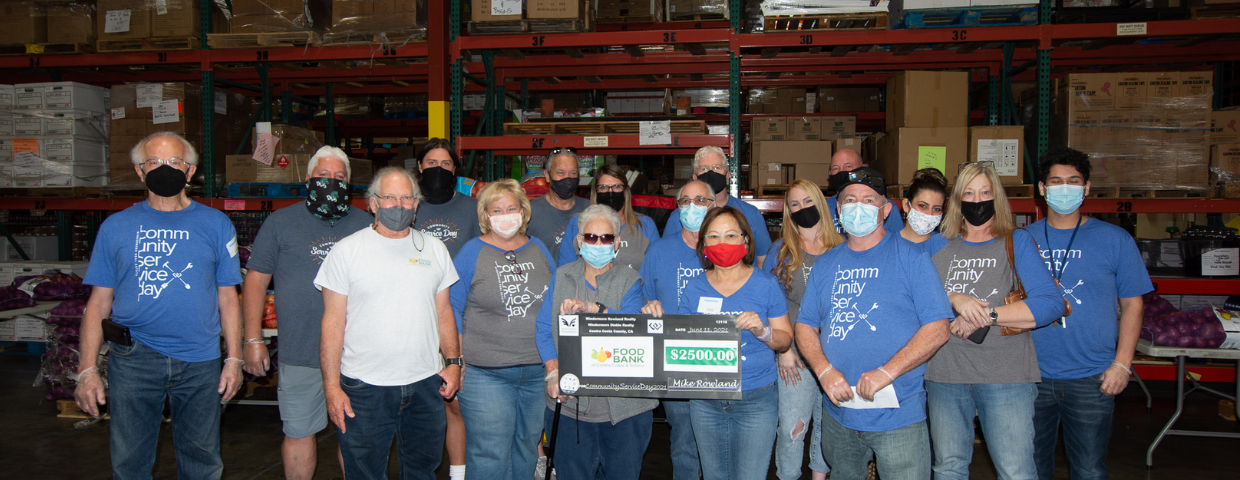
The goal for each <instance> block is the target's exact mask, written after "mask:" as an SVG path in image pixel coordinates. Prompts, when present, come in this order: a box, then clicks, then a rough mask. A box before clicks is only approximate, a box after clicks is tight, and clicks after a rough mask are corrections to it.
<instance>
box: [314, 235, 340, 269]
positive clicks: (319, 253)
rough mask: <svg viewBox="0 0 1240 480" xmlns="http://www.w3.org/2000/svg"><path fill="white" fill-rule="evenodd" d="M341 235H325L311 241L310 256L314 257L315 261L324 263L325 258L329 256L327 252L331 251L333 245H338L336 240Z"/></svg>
mask: <svg viewBox="0 0 1240 480" xmlns="http://www.w3.org/2000/svg"><path fill="white" fill-rule="evenodd" d="M339 240H340V237H324V238H320V239H318V240H315V241H313V242H310V256H311V257H314V263H316V264H318V265H322V264H323V259H325V258H327V254H328V253H331V251H332V247H334V246H336V242H337V241H339Z"/></svg>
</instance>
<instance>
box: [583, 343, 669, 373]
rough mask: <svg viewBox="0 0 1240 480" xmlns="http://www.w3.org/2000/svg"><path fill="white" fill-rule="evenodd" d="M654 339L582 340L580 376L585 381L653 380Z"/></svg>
mask: <svg viewBox="0 0 1240 480" xmlns="http://www.w3.org/2000/svg"><path fill="white" fill-rule="evenodd" d="M653 351H654V339H653V338H651V337H582V338H581V357H582V358H581V374H582V375H583V376H586V377H636V378H650V377H653V376H654V357H653V354H652V352H653Z"/></svg>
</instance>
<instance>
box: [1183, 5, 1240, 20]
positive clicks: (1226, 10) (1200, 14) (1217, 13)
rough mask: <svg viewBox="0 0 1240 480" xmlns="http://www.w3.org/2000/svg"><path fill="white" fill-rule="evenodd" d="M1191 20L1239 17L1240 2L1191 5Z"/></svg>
mask: <svg viewBox="0 0 1240 480" xmlns="http://www.w3.org/2000/svg"><path fill="white" fill-rule="evenodd" d="M1191 17H1192V19H1193V20H1205V19H1218V18H1236V17H1240V4H1231V5H1205V6H1201V7H1192V14H1191Z"/></svg>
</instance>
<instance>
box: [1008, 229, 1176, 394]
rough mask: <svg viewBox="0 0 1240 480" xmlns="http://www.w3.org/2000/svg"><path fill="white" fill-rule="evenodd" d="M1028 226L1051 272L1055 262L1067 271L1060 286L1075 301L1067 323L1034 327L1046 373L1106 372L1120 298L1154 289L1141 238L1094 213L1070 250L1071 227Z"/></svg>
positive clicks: (1051, 375) (1067, 376)
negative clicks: (1143, 258)
mask: <svg viewBox="0 0 1240 480" xmlns="http://www.w3.org/2000/svg"><path fill="white" fill-rule="evenodd" d="M1025 230H1028V231H1029V233H1030V234H1032V235H1033V239H1034V240H1036V241H1037V242H1038V248H1040V249H1041V250H1042V259H1043V260H1045V265H1046V267H1047V269H1048V270H1050V271H1051V274H1052V275H1054V273H1055V269H1054V268H1053V265H1054V266H1059V267H1060V268H1061V270H1062V271H1063V277H1062V278H1061V279H1060V281H1059V284H1060V290H1061V291H1062V293H1063V296H1064V298H1066V299H1068V302H1069V303H1070V304H1071V305H1072V315H1069V316H1068V317H1067V318H1065V319H1064V323H1065V324H1066V328H1063V327H1061V326H1060V325H1051V326H1048V327H1046V328H1040V329H1037V330H1034V331H1033V344H1034V346H1035V347H1037V350H1038V366H1039V368H1041V370H1042V378H1049V379H1054V380H1071V379H1077V378H1085V377H1089V376H1092V375H1097V374H1099V373H1102V372H1103V371H1105V370H1106V369H1107V368H1108V367H1110V366H1111V361H1113V360H1115V342H1116V341H1117V339H1118V337H1119V315H1118V311H1117V308H1118V302H1119V299H1120V298H1131V297H1137V296H1140V295H1144V294H1145V293H1148V292H1150V291H1153V290H1154V285H1153V284H1151V283H1150V275H1149V273H1148V272H1147V271H1146V270H1145V262H1144V261H1142V260H1141V253H1140V252H1139V251H1138V250H1137V243H1136V242H1135V241H1133V239H1132V236H1131V235H1129V234H1128V232H1126V231H1124V230H1123V229H1121V228H1119V227H1117V226H1115V225H1111V224H1109V223H1107V222H1104V221H1102V220H1098V219H1092V218H1091V219H1088V220H1087V221H1086V222H1085V223H1083V224H1081V228H1080V230H1078V231H1077V233H1076V239H1075V240H1073V241H1072V250H1071V251H1070V252H1065V250H1066V249H1067V248H1068V240H1069V239H1070V238H1071V237H1072V229H1071V228H1069V229H1066V230H1060V229H1057V228H1054V227H1049V226H1047V225H1046V220H1045V219H1043V220H1039V221H1038V222H1037V223H1034V224H1033V225H1030V226H1028V227H1026V228H1025ZM1048 236H1049V237H1050V242H1049V244H1048V242H1047V237H1048ZM1052 252H1054V254H1053V256H1052ZM1052 262H1054V263H1052Z"/></svg>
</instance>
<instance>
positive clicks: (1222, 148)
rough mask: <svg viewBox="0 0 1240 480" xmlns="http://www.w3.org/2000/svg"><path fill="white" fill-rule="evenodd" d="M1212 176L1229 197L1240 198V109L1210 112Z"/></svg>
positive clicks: (1212, 179)
mask: <svg viewBox="0 0 1240 480" xmlns="http://www.w3.org/2000/svg"><path fill="white" fill-rule="evenodd" d="M1210 178H1211V181H1213V182H1215V184H1217V185H1219V186H1220V187H1222V192H1221V193H1222V194H1223V196H1224V197H1227V198H1240V110H1220V111H1216V112H1211V113H1210Z"/></svg>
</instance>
